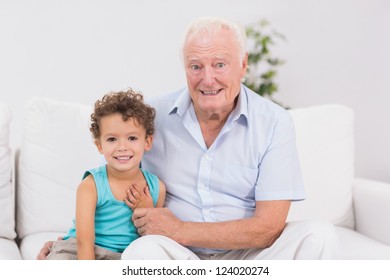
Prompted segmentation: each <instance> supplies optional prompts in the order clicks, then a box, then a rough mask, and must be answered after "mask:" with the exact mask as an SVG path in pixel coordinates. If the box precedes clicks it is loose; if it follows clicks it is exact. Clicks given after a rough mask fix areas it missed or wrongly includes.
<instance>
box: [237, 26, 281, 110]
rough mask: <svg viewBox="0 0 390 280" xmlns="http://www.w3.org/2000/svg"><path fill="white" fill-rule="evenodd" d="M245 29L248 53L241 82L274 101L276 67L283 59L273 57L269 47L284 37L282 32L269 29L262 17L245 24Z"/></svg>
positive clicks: (276, 87) (276, 86)
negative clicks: (246, 68)
mask: <svg viewBox="0 0 390 280" xmlns="http://www.w3.org/2000/svg"><path fill="white" fill-rule="evenodd" d="M245 29H246V34H247V38H248V48H249V53H248V70H247V74H246V76H245V79H244V82H243V83H244V85H246V86H247V87H248V88H250V89H251V90H253V91H254V92H256V93H257V94H259V95H261V96H264V97H267V98H269V99H271V100H272V101H274V102H276V101H275V100H274V98H273V94H274V93H275V92H276V91H277V90H278V85H277V83H276V81H275V78H276V76H277V70H278V67H280V66H281V65H283V64H284V63H285V61H284V60H281V59H279V58H277V57H275V56H274V55H273V53H272V52H271V49H272V46H274V45H275V44H276V43H277V42H279V41H285V40H286V39H285V37H284V35H283V34H281V33H279V32H277V31H275V30H273V29H271V28H270V23H269V22H268V21H267V20H264V19H262V20H260V21H258V22H256V23H254V24H251V25H248V26H246V28H245ZM276 103H278V102H276ZM279 105H280V104H279ZM283 107H284V106H283Z"/></svg>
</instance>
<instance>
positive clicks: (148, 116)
mask: <svg viewBox="0 0 390 280" xmlns="http://www.w3.org/2000/svg"><path fill="white" fill-rule="evenodd" d="M154 117H155V110H154V109H153V108H151V107H150V106H148V105H146V104H144V102H143V96H142V95H141V94H140V93H136V92H134V91H132V90H131V89H129V90H128V91H126V92H117V93H109V94H106V95H105V96H104V97H103V98H102V99H101V100H98V101H96V103H95V108H94V112H93V113H92V115H91V120H92V123H91V127H90V130H91V132H92V135H93V137H94V140H95V144H96V147H97V148H98V150H99V152H100V153H101V154H103V155H104V158H105V160H106V164H105V165H103V166H100V167H98V168H95V169H92V170H89V171H87V172H85V174H84V176H83V180H82V182H81V183H80V185H79V186H78V189H77V195H76V218H75V220H74V225H73V227H72V228H71V229H70V230H69V232H68V234H67V235H66V236H65V237H64V238H63V240H58V241H56V242H54V244H53V246H52V248H51V250H50V254H49V255H48V256H47V259H120V257H121V253H122V252H123V250H124V249H125V248H126V247H127V246H128V245H129V244H130V243H131V242H132V241H133V240H135V239H136V238H138V237H139V236H138V233H137V229H136V228H135V227H134V225H133V224H132V222H131V215H132V211H133V210H134V209H135V208H138V207H153V206H155V207H163V204H164V200H165V185H164V184H163V183H162V182H161V181H160V180H159V179H158V178H157V176H155V175H154V174H151V173H149V172H147V171H145V170H143V169H141V168H140V162H141V160H142V157H143V154H144V151H149V150H150V149H151V147H152V142H153V133H154Z"/></svg>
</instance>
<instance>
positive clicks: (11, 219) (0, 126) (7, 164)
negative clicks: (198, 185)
mask: <svg viewBox="0 0 390 280" xmlns="http://www.w3.org/2000/svg"><path fill="white" fill-rule="evenodd" d="M11 119H12V113H11V108H10V107H9V106H8V105H6V104H1V103H0V205H1V210H0V237H4V238H8V239H14V238H15V237H16V233H15V214H14V213H15V196H14V189H13V186H12V182H11V177H12V163H11V149H10V145H9V124H10V122H11Z"/></svg>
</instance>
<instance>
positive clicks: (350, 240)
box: [336, 227, 390, 260]
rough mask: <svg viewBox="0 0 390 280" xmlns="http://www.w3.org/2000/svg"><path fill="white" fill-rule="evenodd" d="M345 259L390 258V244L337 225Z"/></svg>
mask: <svg viewBox="0 0 390 280" xmlns="http://www.w3.org/2000/svg"><path fill="white" fill-rule="evenodd" d="M336 231H337V233H338V235H339V237H340V241H341V244H342V250H341V252H342V255H341V259H344V260H390V246H388V245H386V244H384V243H381V242H379V241H377V240H375V239H372V238H370V237H368V236H366V235H363V234H360V233H358V232H357V231H354V230H351V229H348V228H345V227H336Z"/></svg>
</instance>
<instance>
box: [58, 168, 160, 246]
mask: <svg viewBox="0 0 390 280" xmlns="http://www.w3.org/2000/svg"><path fill="white" fill-rule="evenodd" d="M141 171H142V173H143V175H144V177H145V180H146V183H147V184H148V187H149V191H150V194H151V196H152V198H153V205H156V203H157V200H158V193H159V182H158V178H157V176H156V175H154V174H152V173H150V172H148V171H146V170H143V169H141ZM89 174H91V175H92V176H93V179H94V180H95V185H96V191H97V203H96V210H95V244H96V245H98V246H100V247H103V248H106V249H108V250H111V251H114V252H119V253H122V252H123V251H124V250H125V249H126V247H127V246H129V244H130V243H131V242H132V241H134V240H135V239H137V238H138V237H139V235H138V233H137V228H136V227H135V226H134V225H133V223H132V221H131V216H132V214H133V211H132V210H131V209H130V208H129V207H128V206H127V205H126V203H124V202H123V201H120V200H117V199H116V198H115V197H114V195H113V194H112V192H111V189H110V186H109V183H108V177H107V169H106V165H103V166H100V167H98V168H95V169H91V170H88V171H86V172H85V173H84V176H83V179H84V178H85V177H87V176H88V175H89ZM70 237H74V238H76V224H75V220H73V226H72V227H71V228H70V230H69V232H68V234H67V235H66V236H65V237H64V239H68V238H70Z"/></svg>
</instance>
